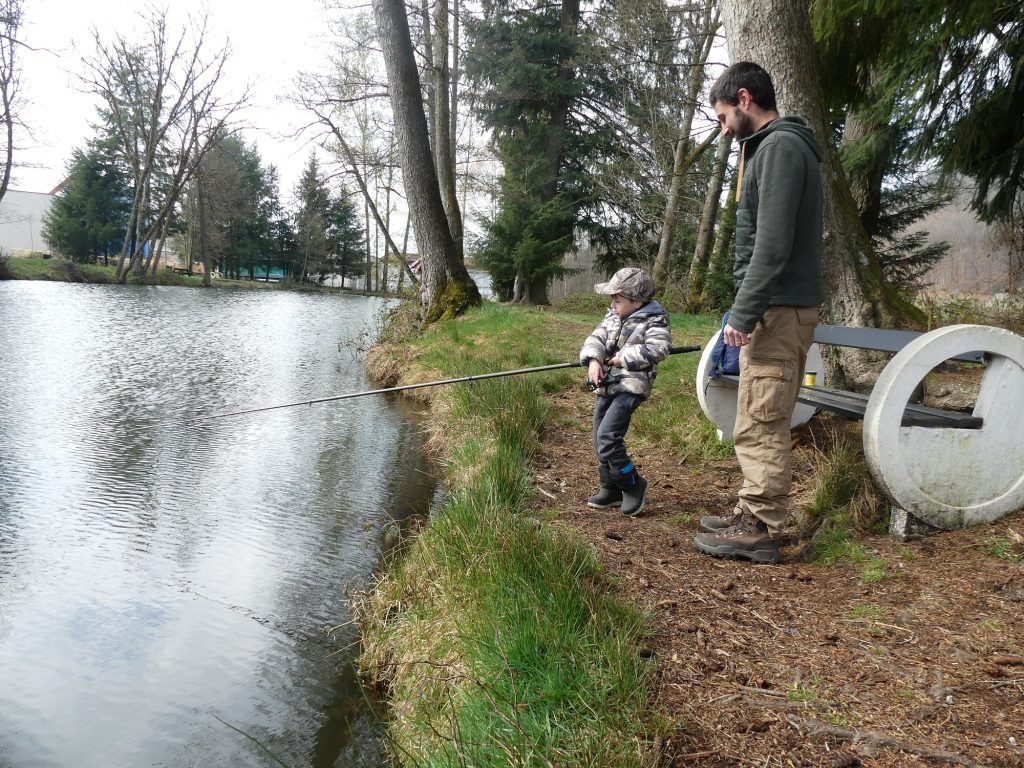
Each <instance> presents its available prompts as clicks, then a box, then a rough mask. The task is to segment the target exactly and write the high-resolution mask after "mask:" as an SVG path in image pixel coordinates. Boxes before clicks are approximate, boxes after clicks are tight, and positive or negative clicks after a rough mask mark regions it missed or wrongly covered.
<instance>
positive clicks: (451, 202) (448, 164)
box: [432, 0, 464, 259]
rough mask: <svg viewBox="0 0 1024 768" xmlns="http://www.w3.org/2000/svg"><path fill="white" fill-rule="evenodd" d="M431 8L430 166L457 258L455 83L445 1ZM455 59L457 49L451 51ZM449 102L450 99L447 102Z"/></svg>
mask: <svg viewBox="0 0 1024 768" xmlns="http://www.w3.org/2000/svg"><path fill="white" fill-rule="evenodd" d="M436 2H437V4H436V6H435V7H434V27H435V34H436V37H435V38H434V46H433V55H434V61H433V69H434V74H433V78H432V80H433V86H434V99H433V106H434V166H435V167H436V168H437V176H438V179H439V181H440V184H441V202H442V203H443V204H444V211H445V215H446V216H447V217H448V229H449V230H450V231H451V233H452V240H453V241H454V243H455V252H456V254H457V255H458V257H459V258H460V259H462V258H464V256H463V243H462V239H463V234H462V233H463V228H462V211H461V210H459V196H458V193H457V192H456V189H455V155H454V146H455V134H454V132H453V128H454V123H453V119H454V118H453V115H455V114H456V112H457V111H458V106H457V104H456V103H454V98H455V93H456V91H455V88H456V86H455V84H454V83H453V82H452V77H451V71H450V69H449V67H448V46H449V41H448V35H449V24H448V18H449V13H448V0H436ZM455 56H456V59H457V56H458V50H457V49H455ZM449 99H452V101H451V102H449Z"/></svg>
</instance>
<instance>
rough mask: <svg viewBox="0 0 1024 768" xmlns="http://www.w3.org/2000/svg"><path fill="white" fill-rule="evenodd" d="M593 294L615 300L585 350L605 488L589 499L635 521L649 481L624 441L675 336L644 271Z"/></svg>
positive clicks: (621, 274) (626, 273)
mask: <svg viewBox="0 0 1024 768" xmlns="http://www.w3.org/2000/svg"><path fill="white" fill-rule="evenodd" d="M594 290H595V291H597V293H599V294H604V295H606V296H611V297H612V306H611V309H609V310H608V314H607V315H605V317H604V320H602V321H601V324H600V325H598V326H597V328H595V329H594V332H593V333H591V334H590V335H589V336H588V337H587V340H586V341H585V342H584V343H583V349H582V350H580V364H581V365H586V366H588V371H587V380H588V382H589V383H590V385H591V386H592V387H593V389H594V392H595V394H596V395H597V401H596V402H595V404H594V452H595V453H596V454H597V461H598V467H599V472H600V475H601V489H600V490H599V491H598V492H597V493H596V494H594V495H593V496H591V497H590V498H589V499H587V506H589V507H595V508H597V509H605V508H607V507H621V508H622V514H624V515H629V516H630V517H635V516H636V515H638V514H640V511H641V510H642V509H643V508H644V497H645V495H646V493H647V481H646V480H644V479H643V478H642V477H640V475H639V474H638V473H637V471H636V467H634V466H633V462H632V461H631V460H630V458H629V454H628V453H626V445H625V442H624V439H625V437H626V430H628V429H629V421H630V419H631V418H632V417H633V411H635V410H636V409H637V406H639V405H640V403H642V402H643V401H644V400H646V399H647V396H648V395H650V394H651V384H653V383H654V377H655V376H657V375H658V363H659V362H661V361H662V360H664V359H665V358H666V357H668V352H669V349H670V348H671V346H672V334H671V332H670V331H669V327H668V315H667V314H666V313H665V310H664V309H662V307H661V305H660V304H659V303H658V302H656V301H651V297H652V296H653V295H654V280H653V279H652V278H651V277H650V275H648V274H647V273H646V272H644V271H643V270H642V269H637V268H635V267H625V268H624V269H620V270H619V271H618V272H616V273H615V274H614V275H612V279H611V280H609V281H608V282H607V283H598V284H597V285H595V286H594Z"/></svg>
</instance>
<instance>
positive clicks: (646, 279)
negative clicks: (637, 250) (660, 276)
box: [594, 267, 654, 301]
mask: <svg viewBox="0 0 1024 768" xmlns="http://www.w3.org/2000/svg"><path fill="white" fill-rule="evenodd" d="M594 291H596V292H597V293H602V294H604V295H606V296H612V295H614V294H616V293H618V294H620V295H622V296H625V297H626V298H627V299H630V300H631V301H649V300H650V298H651V297H652V296H653V295H654V278H652V277H651V276H650V275H648V274H647V273H646V272H644V271H643V270H642V269H637V268H636V267H623V268H622V269H620V270H619V271H618V272H616V273H615V274H614V275H612V279H611V280H609V281H608V282H607V283H597V285H595V286H594Z"/></svg>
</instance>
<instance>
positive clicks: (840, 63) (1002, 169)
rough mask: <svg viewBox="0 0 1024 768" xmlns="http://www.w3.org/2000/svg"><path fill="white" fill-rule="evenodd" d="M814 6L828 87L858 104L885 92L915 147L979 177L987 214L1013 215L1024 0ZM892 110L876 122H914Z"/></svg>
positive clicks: (1020, 164) (1018, 169) (979, 201)
mask: <svg viewBox="0 0 1024 768" xmlns="http://www.w3.org/2000/svg"><path fill="white" fill-rule="evenodd" d="M811 8H812V15H811V16H812V20H813V23H814V32H815V39H816V41H817V46H818V50H819V54H820V58H821V60H822V63H823V66H822V74H823V81H824V82H823V85H824V88H825V92H826V93H828V94H831V95H832V96H833V97H838V100H839V101H841V102H843V103H845V104H848V105H853V106H855V107H857V106H859V105H864V104H872V103H875V102H878V101H879V100H880V99H881V100H882V101H883V102H884V103H887V104H891V105H895V106H896V107H898V108H902V109H903V110H905V113H907V114H910V115H912V117H913V120H914V127H913V128H912V129H911V130H910V133H911V135H912V137H913V139H912V142H911V146H910V149H911V150H912V152H913V153H914V155H916V156H917V157H920V158H932V159H935V160H938V161H939V163H940V164H941V166H942V168H943V169H944V170H945V171H946V172H947V173H959V174H964V175H966V176H970V177H971V178H972V179H974V181H975V183H976V185H977V186H976V193H975V196H974V199H973V201H972V206H973V208H974V210H975V211H976V212H977V213H978V215H979V216H980V217H981V218H982V219H983V220H985V221H987V222H991V221H994V220H996V219H1002V218H1005V217H1007V216H1010V215H1011V211H1012V209H1013V204H1014V201H1015V200H1016V199H1017V198H1018V197H1019V195H1020V193H1021V187H1022V184H1024V122H1022V121H1021V120H1020V104H1021V103H1022V101H1024V4H1022V3H1021V2H1019V1H1017V2H1001V1H1000V0H963V2H961V3H958V4H957V6H956V8H955V9H954V8H953V7H952V6H951V5H950V4H949V3H948V2H945V1H944V0H921V2H916V3H913V4H910V5H908V4H907V3H905V2H902V1H901V0H815V2H813V3H812V5H811ZM901 101H902V102H904V103H903V104H901ZM832 105H833V108H835V106H836V98H833V100H832ZM898 111H899V110H898ZM887 117H888V116H886V115H876V120H877V121H878V124H879V126H889V127H891V128H893V129H895V130H897V131H901V132H905V131H906V130H907V127H906V125H900V124H899V122H898V115H897V119H892V120H890V119H887ZM876 194H880V192H878V193H876Z"/></svg>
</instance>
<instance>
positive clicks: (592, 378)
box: [587, 359, 604, 387]
mask: <svg viewBox="0 0 1024 768" xmlns="http://www.w3.org/2000/svg"><path fill="white" fill-rule="evenodd" d="M603 378H604V368H602V367H601V364H600V363H599V362H597V360H593V359H591V361H590V366H589V367H588V368H587V380H588V381H589V382H590V383H591V384H593V385H594V386H595V387H599V386H601V379H603Z"/></svg>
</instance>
